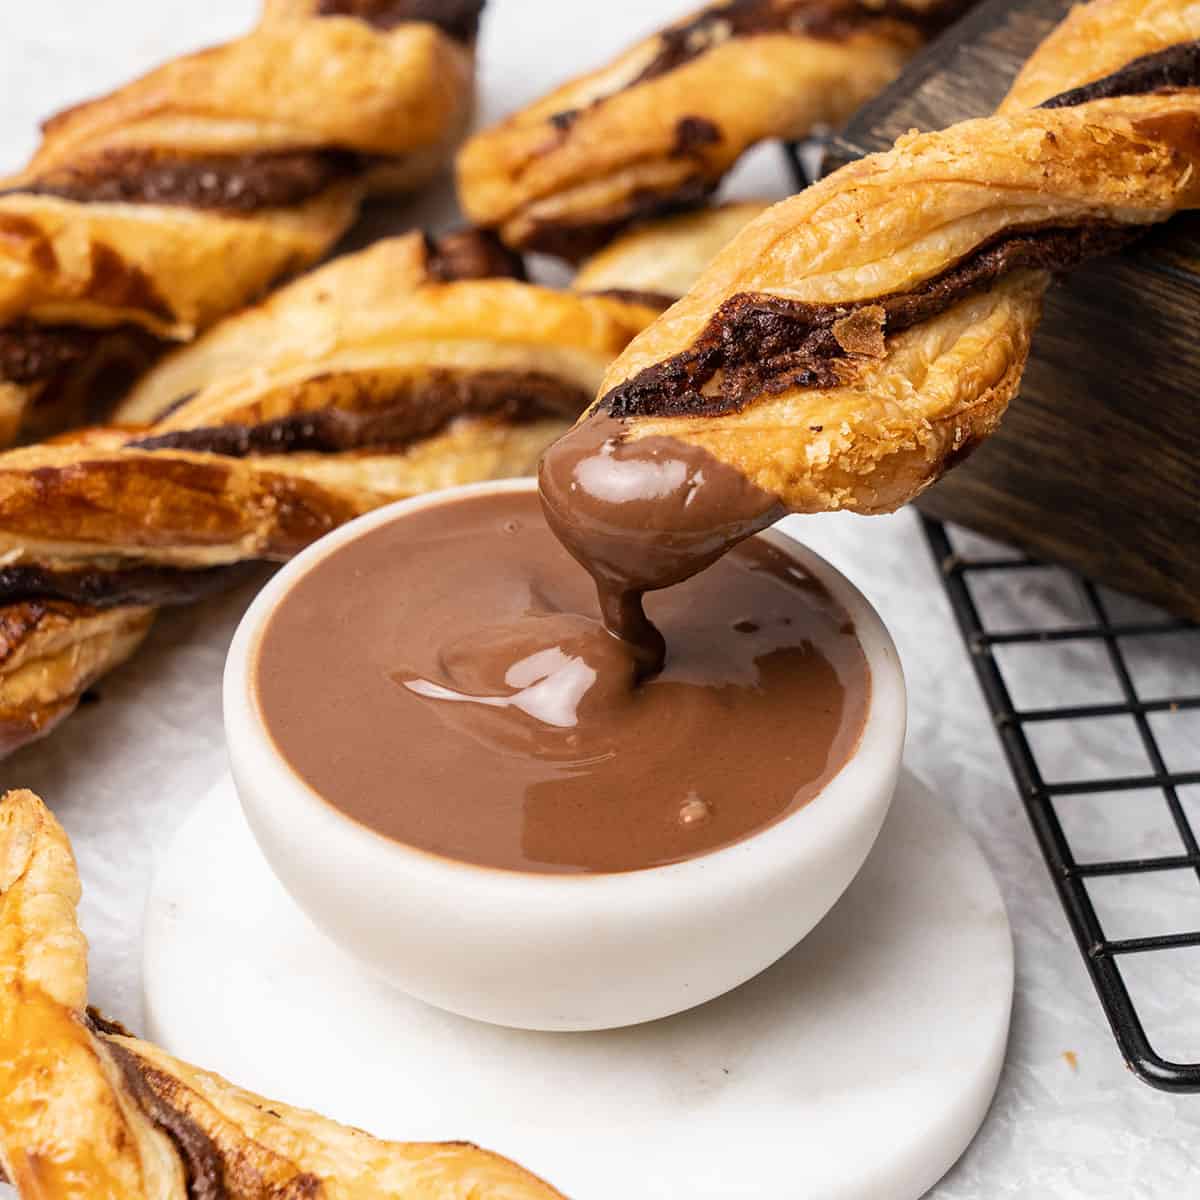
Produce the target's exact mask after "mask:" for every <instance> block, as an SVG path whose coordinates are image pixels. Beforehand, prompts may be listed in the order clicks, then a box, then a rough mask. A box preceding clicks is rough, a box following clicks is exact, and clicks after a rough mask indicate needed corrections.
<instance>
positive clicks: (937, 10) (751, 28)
mask: <svg viewBox="0 0 1200 1200" xmlns="http://www.w3.org/2000/svg"><path fill="white" fill-rule="evenodd" d="M970 3H971V0H946V3H943V4H935V5H934V6H933V7H932V8H930V9H928V10H927V11H924V12H915V11H913V10H911V9H909V8H908V7H907V6H906V5H905V4H904V3H902V2H899V0H897V2H893V3H886V2H885V3H883V4H876V5H870V4H864V3H860V2H859V0H790V2H789V0H730V3H727V4H719V5H713V6H712V7H711V8H707V9H705V10H704V11H703V12H701V13H698V14H697V15H696V16H695V17H694V18H693V19H692V20H690V21H688V22H686V23H684V24H682V25H677V26H675V27H674V28H672V29H666V30H664V31H663V32H662V34H660V35H659V36H660V40H661V43H662V45H661V47H660V49H659V52H658V54H657V55H656V56H655V57H654V58H653V60H651V62H650V63H649V64H648V65H647V66H646V68H645V69H644V70H643V71H642V73H641V74H640V75H638V77H637V78H636V79H634V80H633V82H632V83H631V84H629V86H630V87H634V86H636V85H637V84H639V83H645V82H646V81H647V80H649V79H654V78H656V77H657V76H659V75H665V74H667V72H669V71H674V70H677V69H678V68H679V67H682V66H684V65H686V64H687V63H689V62H691V61H692V60H693V59H695V58H699V57H700V55H702V54H705V53H707V52H708V51H709V50H711V49H713V48H714V47H715V46H719V45H721V44H722V43H724V42H727V41H731V40H732V39H734V38H743V37H752V36H753V35H755V34H764V33H788V34H794V35H796V36H800V37H811V38H821V39H825V40H829V41H842V40H844V39H846V38H848V37H850V36H851V35H852V34H854V33H855V32H857V31H858V30H859V29H862V28H863V27H865V26H868V25H872V24H875V23H878V22H879V21H883V20H891V21H903V22H906V23H907V24H909V25H912V26H914V27H915V28H917V29H918V30H920V31H921V32H922V33H923V34H925V35H927V36H929V35H932V34H934V33H936V32H938V31H939V30H941V29H944V28H945V27H946V26H947V25H949V24H950V23H951V22H952V21H954V20H956V19H957V18H958V16H959V15H961V13H962V12H963V11H964V10H965V9H966V8H967V7H968V6H969V4H970Z"/></svg>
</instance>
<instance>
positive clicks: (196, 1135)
mask: <svg viewBox="0 0 1200 1200" xmlns="http://www.w3.org/2000/svg"><path fill="white" fill-rule="evenodd" d="M105 1049H106V1050H107V1051H108V1053H109V1055H110V1056H111V1057H112V1059H113V1061H114V1062H115V1063H116V1065H117V1067H118V1069H119V1070H120V1072H121V1076H122V1078H123V1079H124V1081H125V1086H126V1087H127V1088H128V1089H129V1092H130V1094H131V1095H132V1097H133V1100H134V1102H135V1103H136V1104H137V1106H138V1108H140V1109H141V1110H142V1112H143V1113H145V1115H146V1116H147V1117H149V1118H150V1120H151V1121H153V1122H154V1124H155V1125H157V1126H158V1128H159V1129H161V1130H162V1131H163V1132H164V1133H165V1134H166V1135H167V1136H168V1137H169V1138H170V1139H171V1142H172V1144H173V1145H174V1146H175V1149H176V1150H177V1151H178V1152H179V1157H180V1158H181V1159H182V1160H183V1164H184V1168H185V1172H186V1175H187V1194H188V1200H231V1198H232V1195H233V1193H232V1192H231V1191H230V1190H229V1188H228V1186H227V1185H226V1180H225V1158H224V1155H223V1154H222V1152H221V1148H220V1147H219V1146H218V1145H217V1143H216V1142H215V1141H214V1140H213V1139H212V1138H211V1137H210V1136H209V1134H208V1133H207V1132H206V1131H205V1130H204V1129H202V1128H201V1127H200V1126H199V1125H198V1124H197V1123H196V1122H195V1121H194V1120H193V1119H192V1118H191V1117H190V1116H189V1115H188V1114H187V1113H186V1112H184V1111H183V1110H182V1109H181V1108H179V1107H177V1106H176V1105H175V1104H173V1103H172V1102H171V1099H172V1095H173V1093H174V1092H175V1091H176V1090H177V1089H178V1088H179V1084H178V1083H177V1082H176V1081H175V1080H174V1079H172V1078H171V1076H170V1075H166V1074H164V1073H163V1072H162V1071H159V1070H158V1069H157V1068H155V1067H152V1066H150V1065H149V1063H146V1062H143V1061H142V1059H140V1058H139V1057H138V1056H137V1055H136V1054H134V1052H133V1051H132V1050H128V1049H126V1047H125V1046H123V1045H121V1044H120V1043H119V1042H113V1041H106V1042H105ZM314 1182H317V1181H314ZM301 1194H303V1193H301Z"/></svg>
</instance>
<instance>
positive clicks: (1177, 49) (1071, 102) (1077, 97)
mask: <svg viewBox="0 0 1200 1200" xmlns="http://www.w3.org/2000/svg"><path fill="white" fill-rule="evenodd" d="M1194 87H1200V42H1180V43H1179V44H1178V45H1176V46H1168V47H1167V48H1166V49H1165V50H1159V51H1158V52H1157V53H1155V54H1145V55H1143V56H1142V57H1141V58H1135V59H1133V61H1132V62H1128V63H1126V64H1125V66H1123V67H1121V68H1120V70H1117V71H1113V72H1112V74H1111V75H1105V76H1104V77H1103V78H1102V79H1096V80H1093V82H1091V83H1085V84H1083V85H1082V86H1081V87H1077V88H1071V89H1070V90H1069V91H1066V92H1060V93H1059V95H1057V96H1052V97H1051V98H1050V99H1049V100H1045V101H1043V102H1042V104H1040V105H1039V106H1038V107H1039V108H1073V107H1074V106H1075V105H1077V104H1086V103H1088V102H1089V101H1090V100H1108V99H1113V98H1115V97H1118V96H1144V95H1147V94H1149V93H1151V92H1162V91H1171V90H1174V89H1176V88H1194Z"/></svg>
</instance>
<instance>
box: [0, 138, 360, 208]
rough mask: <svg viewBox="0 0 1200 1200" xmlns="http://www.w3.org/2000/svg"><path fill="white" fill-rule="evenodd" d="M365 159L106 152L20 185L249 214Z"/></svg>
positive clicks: (309, 191)
mask: <svg viewBox="0 0 1200 1200" xmlns="http://www.w3.org/2000/svg"><path fill="white" fill-rule="evenodd" d="M366 165H367V160H366V159H364V158H363V157H362V156H361V155H357V154H353V153H350V152H349V151H344V150H290V151H280V152H276V153H269V154H266V153H264V154H236V155H227V156H214V157H210V158H193V159H186V158H178V159H172V158H163V157H160V156H159V155H157V154H154V153H151V152H146V151H124V152H116V151H109V152H107V153H105V154H104V155H103V156H102V157H101V158H99V159H98V160H97V161H95V162H91V163H86V164H84V165H81V166H78V167H64V168H61V169H60V170H57V171H52V172H50V173H48V174H46V175H43V176H41V177H40V178H38V179H36V180H34V181H33V182H32V183H30V184H28V185H27V186H24V187H21V188H14V189H10V191H8V192H2V193H0V195H11V194H14V193H25V194H31V195H36V196H58V197H60V198H62V199H64V200H73V201H75V202H77V203H81V204H171V205H179V206H182V207H187V208H199V209H216V210H220V211H223V212H231V213H242V214H245V213H253V212H258V211H259V210H260V209H264V208H286V207H289V206H291V205H296V204H301V203H303V202H304V201H305V200H311V199H312V197H313V196H316V195H319V194H320V193H321V192H323V191H324V190H325V189H326V188H328V187H330V186H331V185H332V184H334V183H336V182H337V181H338V180H340V179H344V178H347V177H349V176H351V175H354V174H356V173H357V172H359V171H361V170H363V169H364V167H365V166H366Z"/></svg>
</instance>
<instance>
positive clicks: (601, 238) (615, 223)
mask: <svg viewBox="0 0 1200 1200" xmlns="http://www.w3.org/2000/svg"><path fill="white" fill-rule="evenodd" d="M718 182H719V181H718V180H715V179H704V178H701V177H699V176H697V177H695V178H692V179H687V180H685V181H684V182H683V183H681V184H680V185H679V186H678V187H677V188H674V189H673V190H671V191H662V192H656V191H650V190H643V189H639V190H638V191H635V192H633V193H632V194H631V195H630V196H629V197H628V198H627V199H626V200H625V201H624V202H623V203H621V204H619V205H615V206H613V208H612V209H610V210H609V211H607V212H605V213H603V214H602V215H594V216H591V217H589V218H587V219H586V220H581V221H569V220H567V221H550V220H539V219H534V221H533V223H532V227H531V228H530V229H529V231H528V232H527V233H524V234H523V235H522V236H521V239H520V244H521V248H522V249H523V250H532V251H535V252H536V253H538V254H550V255H553V256H554V257H555V258H562V259H566V260H567V261H568V262H575V263H577V262H579V261H580V260H581V259H584V258H587V257H588V256H589V255H591V254H595V253H596V251H597V250H602V249H603V248H604V247H605V246H607V245H608V243H609V242H611V241H612V240H613V238H614V237H616V235H617V234H618V233H620V232H621V231H622V230H623V229H625V228H626V227H627V226H629V225H632V224H636V223H637V222H638V221H649V220H652V219H654V218H657V217H669V216H670V215H671V214H672V213H677V212H688V211H689V210H691V209H693V208H699V207H700V206H701V205H702V204H704V203H705V201H707V200H708V198H709V196H711V195H712V193H713V191H714V190H715V188H716V186H717V183H718Z"/></svg>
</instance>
